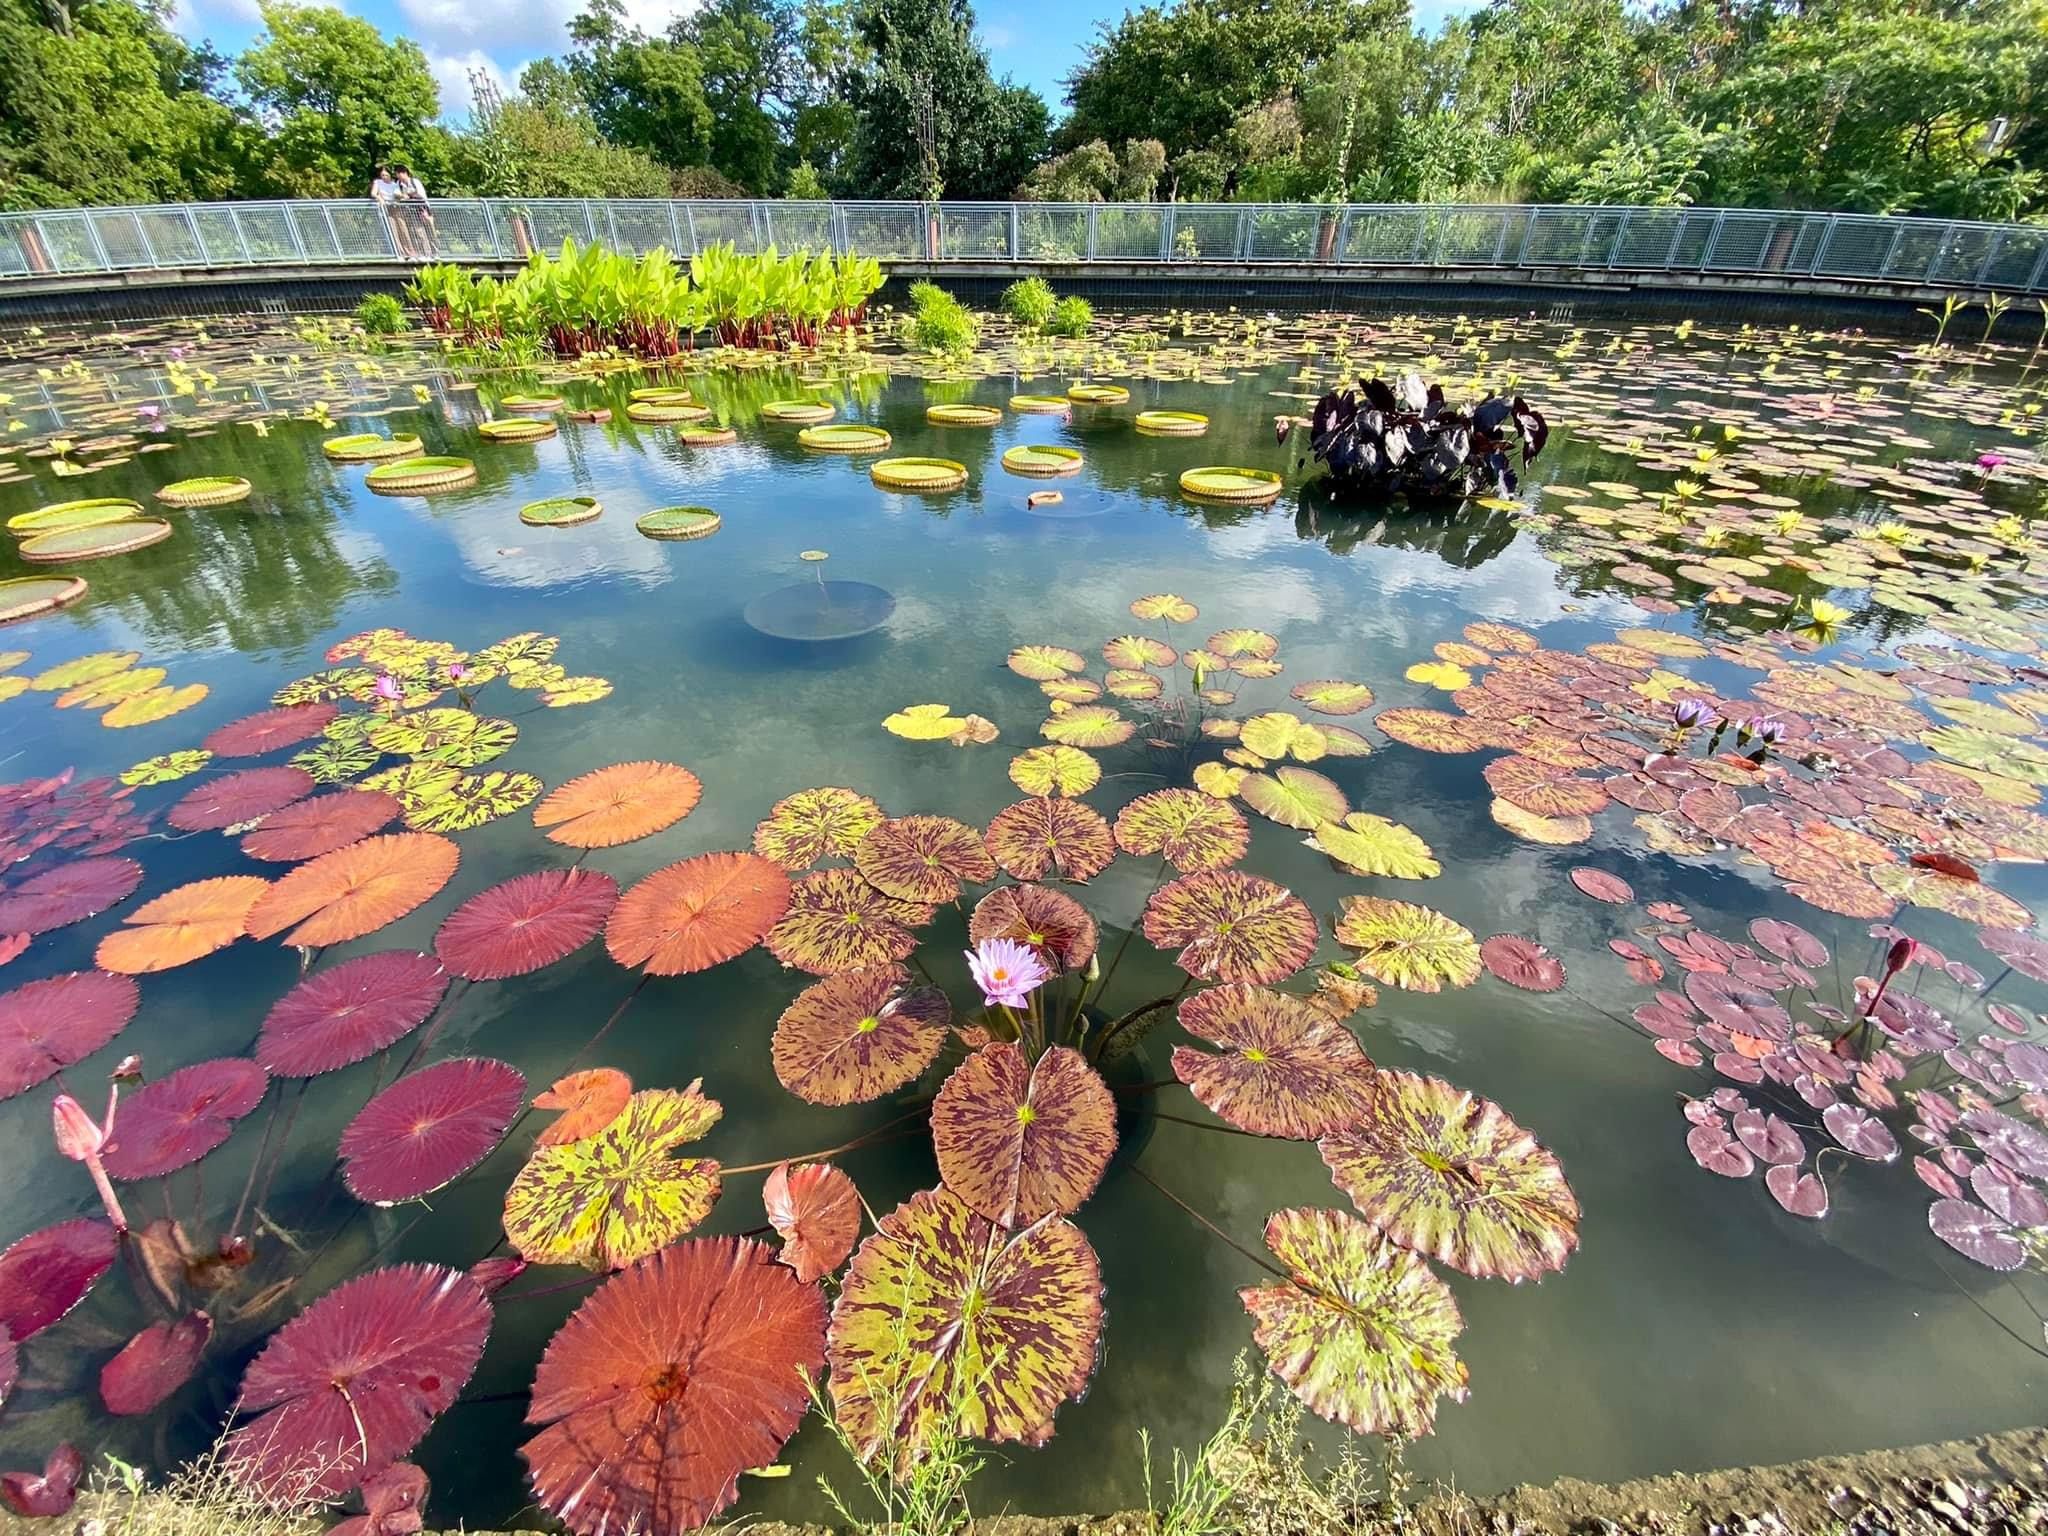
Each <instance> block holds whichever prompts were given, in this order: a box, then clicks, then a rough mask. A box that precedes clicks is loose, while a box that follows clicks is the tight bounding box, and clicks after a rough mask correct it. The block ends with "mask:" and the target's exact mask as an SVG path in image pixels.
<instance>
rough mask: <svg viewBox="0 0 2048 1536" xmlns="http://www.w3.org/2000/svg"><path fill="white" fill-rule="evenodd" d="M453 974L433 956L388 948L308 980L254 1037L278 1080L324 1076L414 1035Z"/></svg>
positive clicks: (282, 1001) (283, 999) (280, 1002)
mask: <svg viewBox="0 0 2048 1536" xmlns="http://www.w3.org/2000/svg"><path fill="white" fill-rule="evenodd" d="M447 990H448V973H447V972H446V971H444V970H443V969H442V968H441V962H440V961H438V960H436V959H435V958H434V957H433V956H432V955H423V954H420V953H419V952H417V951H416V950H409V949H387V950H379V951H378V952H376V953H375V954H368V955H357V956H354V957H353V958H351V959H348V960H344V961H342V963H341V964H339V965H336V966H330V967H324V968H322V969H320V970H317V971H315V972H313V973H312V974H311V975H309V976H307V977H305V978H304V979H303V980H301V981H300V982H299V984H298V985H297V986H295V987H293V988H292V989H291V990H290V991H289V992H287V993H285V995H284V996H283V997H281V998H279V999H278V1000H277V1001H276V1003H274V1004H273V1005H272V1006H271V1009H270V1012H269V1013H268V1014H267V1015H266V1016H265V1017H264V1020H263V1030H262V1033H261V1034H259V1035H258V1036H257V1037H256V1062H257V1065H259V1066H261V1067H262V1068H263V1070H264V1071H266V1072H268V1073H270V1074H271V1075H272V1076H274V1077H318V1076H319V1075H320V1074H321V1073H323V1072H338V1071H340V1070H341V1068H343V1067H347V1066H352V1065H354V1064H355V1063H356V1062H359V1061H365V1060H367V1059H369V1058H370V1057H372V1056H374V1055H376V1054H377V1052H379V1051H381V1050H383V1049H385V1047H387V1046H390V1045H394V1044H396V1043H397V1042H398V1041H400V1040H403V1039H404V1038H405V1037H406V1036H407V1035H409V1034H411V1033H412V1032H413V1031H414V1030H415V1029H417V1028H419V1026H420V1025H421V1024H422V1023H424V1022H425V1021H426V1019H427V1018H428V1017H429V1016H430V1015H431V1014H432V1013H433V1011H434V1010H435V1008H437V1007H439V1006H440V1003H441V999H442V997H443V995H444V994H445V993H446V992H447Z"/></svg>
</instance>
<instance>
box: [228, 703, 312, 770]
mask: <svg viewBox="0 0 2048 1536" xmlns="http://www.w3.org/2000/svg"><path fill="white" fill-rule="evenodd" d="M340 713H341V711H340V710H339V709H337V708H336V707H335V706H334V705H333V704H300V705H294V706H290V707H287V708H281V709H266V710H263V711H261V712H260V713H257V714H253V715H244V716H243V717H242V718H241V719H239V720H235V721H231V722H230V723H229V724H227V725H223V726H221V727H219V728H218V729H216V730H214V731H212V732H211V733H209V734H208V735H207V737H206V739H205V740H204V741H202V742H201V743H200V746H201V747H203V748H204V749H205V750H206V751H208V752H211V753H212V754H213V755H214V756H215V757H261V756H263V755H264V754H265V753H266V752H275V751H276V750H277V749H278V748H279V747H289V746H293V745H295V744H297V743H298V742H301V741H307V740H310V739H311V738H313V737H315V736H318V735H319V734H320V733H321V732H322V731H324V730H325V729H327V725H328V722H329V721H331V720H333V719H334V717H335V716H336V715H338V714H340Z"/></svg>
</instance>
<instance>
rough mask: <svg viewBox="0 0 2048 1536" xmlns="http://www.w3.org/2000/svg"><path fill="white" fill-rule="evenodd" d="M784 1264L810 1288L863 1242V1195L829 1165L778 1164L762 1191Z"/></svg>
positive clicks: (842, 1174)
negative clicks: (810, 1285)
mask: <svg viewBox="0 0 2048 1536" xmlns="http://www.w3.org/2000/svg"><path fill="white" fill-rule="evenodd" d="M761 1204H762V1205H763V1206H765V1207H766V1208H767V1211H768V1223H769V1225H770V1226H772V1227H774V1228H775V1230H776V1231H777V1232H778V1233H780V1234H781V1236H782V1262H783V1263H785V1264H787V1265H788V1266H789V1267H790V1268H791V1269H793V1270H795V1271H796V1277H797V1279H799V1280H801V1281H803V1282H804V1284H806V1285H809V1284H810V1283H811V1282H812V1281H814V1280H819V1279H822V1278H823V1277H824V1276H826V1275H829V1274H831V1273H832V1272H833V1271H834V1270H836V1269H837V1268H839V1266H840V1265H841V1264H844V1263H845V1262H846V1256H847V1255H848V1254H849V1253H851V1252H853V1245H854V1243H855V1242H856V1241H857V1240H858V1239H859V1237H860V1220H861V1206H860V1191H859V1190H857V1189H855V1188H854V1185H853V1180H852V1179H850V1178H848V1177H847V1176H846V1175H845V1174H844V1173H842V1172H841V1171H840V1170H839V1169H837V1168H835V1167H833V1166H832V1165H831V1164H830V1163H800V1164H798V1165H797V1166H796V1167H795V1168H791V1167H790V1166H789V1164H787V1163H778V1164H777V1165H776V1166H775V1168H774V1169H773V1170H772V1171H771V1172H770V1173H769V1175H768V1181H767V1183H765V1184H764V1185H762V1187H761Z"/></svg>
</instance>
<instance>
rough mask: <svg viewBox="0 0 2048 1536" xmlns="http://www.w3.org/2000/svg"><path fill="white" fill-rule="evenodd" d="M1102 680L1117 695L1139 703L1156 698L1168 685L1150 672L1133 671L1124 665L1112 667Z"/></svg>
mask: <svg viewBox="0 0 2048 1536" xmlns="http://www.w3.org/2000/svg"><path fill="white" fill-rule="evenodd" d="M1102 682H1103V686H1104V687H1105V688H1107V689H1108V690H1109V691H1110V692H1111V693H1112V694H1114V695H1116V697H1118V698H1120V699H1130V700H1134V701H1136V702H1138V703H1144V702H1146V701H1148V700H1151V699H1156V698H1158V697H1159V696H1160V694H1162V693H1164V692H1165V691H1166V685H1165V684H1164V683H1162V682H1161V681H1160V680H1159V679H1158V678H1157V677H1154V676H1153V675H1152V674H1151V673H1150V672H1133V671H1131V670H1129V669H1127V668H1122V667H1113V668H1111V669H1110V670H1109V672H1107V673H1106V674H1105V675H1104V676H1103V679H1102Z"/></svg>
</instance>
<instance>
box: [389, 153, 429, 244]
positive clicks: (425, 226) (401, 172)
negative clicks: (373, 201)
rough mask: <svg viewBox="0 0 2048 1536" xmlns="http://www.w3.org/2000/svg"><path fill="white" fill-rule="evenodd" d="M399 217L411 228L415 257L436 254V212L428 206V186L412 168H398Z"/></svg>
mask: <svg viewBox="0 0 2048 1536" xmlns="http://www.w3.org/2000/svg"><path fill="white" fill-rule="evenodd" d="M398 201H399V205H400V207H399V217H400V218H402V219H405V220H406V221H407V222H408V223H409V224H410V225H411V226H412V229H411V233H412V236H413V244H414V247H415V249H414V251H413V254H414V255H415V256H431V255H433V254H434V235H435V229H434V210H433V209H432V208H431V207H429V206H428V204H427V186H426V183H425V182H423V181H421V180H420V179H419V177H417V176H415V175H414V174H413V170H412V167H411V166H409V165H401V166H399V167H398Z"/></svg>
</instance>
